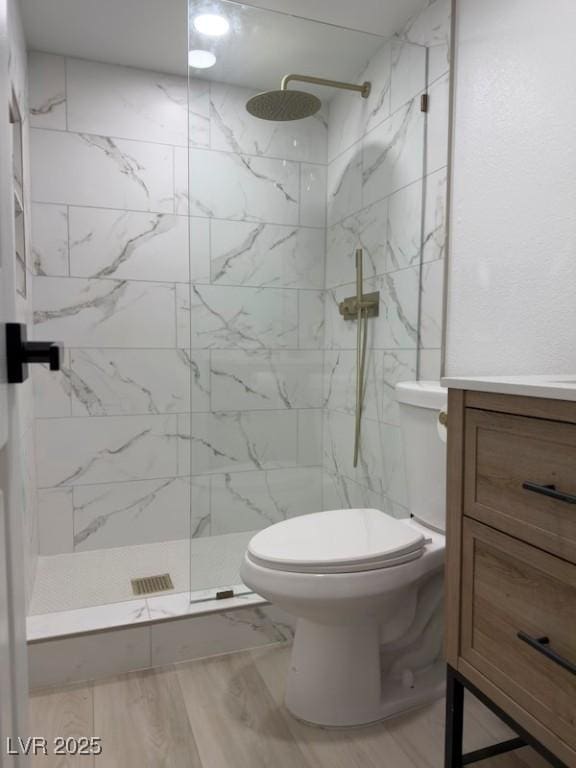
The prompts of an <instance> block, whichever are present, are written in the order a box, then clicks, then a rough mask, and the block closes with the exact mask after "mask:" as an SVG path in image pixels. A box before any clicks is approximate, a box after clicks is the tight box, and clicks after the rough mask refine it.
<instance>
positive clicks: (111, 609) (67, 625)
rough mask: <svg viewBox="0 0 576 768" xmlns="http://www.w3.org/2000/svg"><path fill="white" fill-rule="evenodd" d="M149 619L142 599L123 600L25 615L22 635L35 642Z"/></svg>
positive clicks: (118, 626) (129, 624)
mask: <svg viewBox="0 0 576 768" xmlns="http://www.w3.org/2000/svg"><path fill="white" fill-rule="evenodd" d="M149 620H150V617H149V613H148V606H147V604H146V600H144V599H138V600H126V601H125V602H123V603H110V604H108V605H95V606H92V607H91V608H76V609H75V610H71V611H56V612H54V613H45V614H39V615H35V616H28V619H27V620H26V637H27V640H28V642H29V643H35V642H37V641H39V640H48V639H50V638H57V637H63V636H66V635H77V634H83V633H86V632H94V631H97V630H102V629H109V630H112V629H118V628H120V627H126V626H133V625H135V624H142V623H144V622H148V621H149ZM78 639H80V640H81V638H78ZM33 647H35V646H33Z"/></svg>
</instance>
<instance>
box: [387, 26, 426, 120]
mask: <svg viewBox="0 0 576 768" xmlns="http://www.w3.org/2000/svg"><path fill="white" fill-rule="evenodd" d="M425 88H426V48H424V47H423V46H420V45H413V44H412V43H407V42H405V41H403V40H393V41H392V78H391V86H390V111H391V112H396V110H397V109H399V108H400V107H401V106H403V105H404V104H406V102H408V101H410V100H411V99H413V98H414V97H415V96H417V95H418V94H419V93H421V92H422V91H424V89H425Z"/></svg>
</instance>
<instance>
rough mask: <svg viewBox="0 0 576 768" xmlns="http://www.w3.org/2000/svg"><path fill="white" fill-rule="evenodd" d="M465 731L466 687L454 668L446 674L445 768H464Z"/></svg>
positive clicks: (450, 668)
mask: <svg viewBox="0 0 576 768" xmlns="http://www.w3.org/2000/svg"><path fill="white" fill-rule="evenodd" d="M463 731H464V686H463V685H462V683H461V682H460V681H459V680H458V679H457V677H456V675H455V674H454V670H453V669H452V667H450V666H449V667H448V668H447V672H446V737H445V739H446V740H445V746H444V768H462V766H463V763H462V736H463Z"/></svg>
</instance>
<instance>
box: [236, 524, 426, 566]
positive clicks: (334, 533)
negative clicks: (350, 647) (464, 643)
mask: <svg viewBox="0 0 576 768" xmlns="http://www.w3.org/2000/svg"><path fill="white" fill-rule="evenodd" d="M425 544H426V538H425V536H424V535H423V534H422V532H420V531H419V530H418V529H416V528H414V527H413V526H410V525H407V524H406V523H404V522H403V521H402V520H396V519H395V518H393V517H390V516H389V515H386V514H385V513H383V512H380V511H379V510H377V509H335V510H330V511H327V512H316V513H313V514H308V515H303V516H302V517H295V518H292V519H290V520H285V521H283V522H281V523H276V524H275V525H273V526H271V527H270V528H265V529H264V530H262V531H260V532H259V533H257V534H256V535H255V536H254V537H253V538H252V540H251V541H250V544H249V546H248V553H247V554H248V557H249V559H250V560H252V561H253V562H254V563H256V564H257V565H260V566H262V567H265V568H268V569H270V570H276V571H287V572H291V573H303V574H304V573H311V574H326V573H358V572H362V571H372V570H380V569H382V568H391V567H393V566H396V565H401V564H403V563H407V562H410V561H412V560H416V559H417V558H419V557H421V556H422V553H423V551H424V546H425Z"/></svg>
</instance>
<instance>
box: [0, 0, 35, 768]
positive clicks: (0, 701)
mask: <svg viewBox="0 0 576 768" xmlns="http://www.w3.org/2000/svg"><path fill="white" fill-rule="evenodd" d="M8 21H9V20H8V0H0V766H2V768H3V767H4V766H8V765H10V766H20V765H24V764H25V762H26V758H25V757H21V756H19V755H15V756H10V755H8V754H7V751H8V750H7V744H8V742H7V740H8V738H9V737H11V738H12V739H14V740H16V738H17V737H18V736H21V737H24V738H25V737H26V736H27V735H28V734H27V732H26V731H27V722H26V712H27V698H28V674H27V659H26V635H25V629H26V627H25V596H24V572H23V563H22V560H23V557H22V552H23V550H22V531H21V517H20V514H19V513H20V509H19V507H20V499H19V494H18V493H16V489H15V487H14V486H15V484H14V482H13V478H14V467H15V462H16V458H17V456H16V452H17V450H18V448H17V444H16V439H15V435H16V426H17V413H16V411H17V409H16V397H17V393H16V391H15V387H16V386H17V385H13V384H11V385H8V384H7V383H6V344H5V324H6V322H8V321H10V320H14V319H15V318H16V300H17V299H16V265H15V258H14V256H15V235H14V232H15V230H14V189H13V160H12V129H11V125H10V103H11V98H12V85H11V82H10V76H9V36H8V35H9V32H8Z"/></svg>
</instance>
